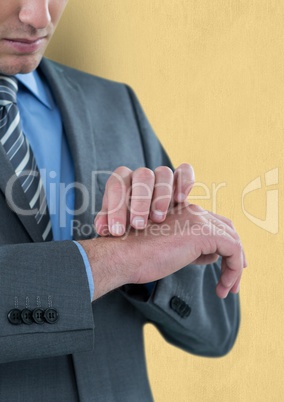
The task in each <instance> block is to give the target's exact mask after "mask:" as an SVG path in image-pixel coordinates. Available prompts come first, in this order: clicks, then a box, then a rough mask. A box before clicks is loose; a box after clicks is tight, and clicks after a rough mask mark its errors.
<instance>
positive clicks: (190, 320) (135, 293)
mask: <svg viewBox="0 0 284 402" xmlns="http://www.w3.org/2000/svg"><path fill="white" fill-rule="evenodd" d="M128 92H129V96H130V99H131V102H132V105H133V109H134V113H135V116H136V119H137V125H138V127H139V130H140V135H141V142H142V145H143V149H144V155H145V161H146V165H147V167H149V168H150V169H155V168H156V167H157V166H159V165H167V166H170V167H171V163H170V161H169V158H168V156H167V154H166V153H165V151H164V150H163V148H162V146H161V144H160V143H159V141H158V139H157V138H156V136H155V135H154V133H153V130H152V128H151V126H150V124H149V122H148V120H147V118H146V116H145V114H144V112H143V110H142V108H141V106H140V104H139V102H138V100H137V98H136V96H135V94H134V93H133V91H132V90H131V89H130V88H128ZM220 261H221V259H220V260H219V261H218V262H217V263H214V264H210V265H203V266H200V265H199V266H197V265H188V266H187V267H184V268H183V269H182V270H180V271H178V272H176V273H174V274H172V275H170V276H168V277H166V278H164V279H162V280H160V281H158V283H157V285H156V286H155V289H154V290H153V292H152V294H151V296H150V297H148V296H147V293H146V292H145V289H144V287H141V286H125V287H124V289H123V292H124V294H125V295H126V297H127V298H128V300H129V301H130V303H132V304H133V305H135V306H136V308H137V309H138V310H140V311H141V312H142V313H143V314H144V315H145V316H146V317H147V319H148V321H149V322H152V323H154V324H155V325H156V326H157V327H158V329H159V331H160V332H161V333H162V334H163V336H164V337H165V338H166V339H167V340H168V341H169V342H170V343H172V344H174V345H176V346H179V347H181V348H183V349H185V350H186V351H189V352H191V353H193V354H198V355H204V356H220V355H224V354H225V353H227V352H228V351H229V350H230V349H231V347H232V346H233V344H234V341H235V339H236V336H237V332H238V328H239V320H240V311H239V298H238V295H233V294H230V295H229V296H228V297H227V299H225V300H221V299H219V298H218V297H217V296H216V294H215V286H216V284H217V282H218V278H219V275H220Z"/></svg>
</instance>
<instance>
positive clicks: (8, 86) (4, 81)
mask: <svg viewBox="0 0 284 402" xmlns="http://www.w3.org/2000/svg"><path fill="white" fill-rule="evenodd" d="M17 91H18V83H17V79H16V78H15V77H7V76H5V75H0V106H6V105H9V104H10V103H17Z"/></svg>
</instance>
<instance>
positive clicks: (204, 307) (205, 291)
mask: <svg viewBox="0 0 284 402" xmlns="http://www.w3.org/2000/svg"><path fill="white" fill-rule="evenodd" d="M40 71H41V72H42V74H44V76H45V77H46V79H47V81H48V83H49V85H50V87H51V90H52V92H53V94H54V97H55V99H56V101H57V104H58V106H59V108H60V111H61V115H62V119H63V125H64V130H65V133H66V136H67V139H68V142H69V145H70V149H71V154H72V157H73V161H74V165H75V175H76V181H78V182H80V183H83V184H84V186H86V188H88V189H89V191H90V192H91V197H92V202H91V203H90V204H89V206H88V208H87V209H86V210H84V211H82V212H80V213H79V214H78V215H77V216H76V217H75V219H76V229H75V228H74V239H84V238H89V237H91V236H92V234H90V233H89V232H88V233H86V231H84V230H80V229H82V228H84V226H83V225H85V224H91V223H92V222H93V219H94V214H95V211H98V210H99V209H100V205H101V201H102V195H103V191H104V186H105V182H106V180H107V175H106V174H100V175H95V179H94V175H92V172H94V171H113V170H114V169H115V168H116V167H118V166H121V165H126V166H128V167H129V168H131V169H135V168H137V167H140V166H147V167H149V168H151V169H154V168H155V167H157V166H159V165H169V166H170V162H169V160H168V157H167V155H166V154H165V152H164V151H163V149H162V147H161V145H160V143H159V142H158V140H157V138H156V137H155V135H154V134H153V131H152V129H151V127H150V125H149V123H148V121H147V119H146V117H145V115H144V113H143V111H142V108H141V106H140V105H139V103H138V101H137V99H136V97H135V95H134V93H133V91H132V90H131V89H130V88H129V87H127V86H125V85H122V84H118V83H113V82H110V81H107V80H104V79H100V78H97V77H93V76H91V75H88V74H85V73H82V72H78V71H76V70H73V69H71V68H68V67H64V66H61V65H59V64H56V63H53V62H51V61H48V60H46V59H44V60H43V61H42V63H41V65H40ZM13 173H14V172H13V170H12V168H11V166H10V164H9V162H8V161H7V158H6V154H5V152H4V151H3V149H2V148H1V147H0V190H1V191H0V214H1V219H0V244H1V246H0V328H1V329H0V400H1V401H5V402H8V401H23V402H29V401H40V402H49V401H50V402H51V401H52V402H56V401H60V402H62V401H68V402H70V401H83V402H92V401H96V402H97V401H101V402H115V401H123V402H135V401H139V402H140V401H142V402H148V401H152V396H151V391H150V388H149V384H148V379H147V370H146V364H145V356H144V349H143V333H142V329H143V325H144V324H145V323H147V322H151V323H153V324H154V325H156V326H157V328H158V329H159V331H160V332H161V333H162V335H163V336H164V337H165V339H166V340H167V341H169V342H171V343H172V344H174V345H176V346H178V347H180V348H183V349H184V350H186V351H188V352H191V353H194V354H198V355H204V356H220V355H223V354H225V353H227V352H228V351H229V350H230V348H231V347H232V345H233V343H234V340H235V338H236V334H237V330H238V325H239V304H238V297H237V296H234V295H230V296H229V297H228V298H227V299H226V300H220V299H218V298H217V296H216V295H215V291H214V287H215V284H216V282H217V279H218V276H219V270H220V268H219V264H217V263H216V264H211V265H208V266H201V267H200V266H199V267H196V266H193V265H190V266H187V267H185V268H184V269H182V270H180V271H179V272H177V273H175V274H173V275H171V276H169V277H167V278H165V279H163V280H160V281H159V282H158V283H157V285H156V287H155V289H154V290H153V292H152V294H151V295H150V296H149V295H147V293H146V291H145V288H144V287H143V286H132V285H129V286H125V287H123V288H122V289H117V290H116V291H113V292H111V293H109V294H107V295H106V296H105V297H102V298H101V299H99V300H97V301H96V302H94V303H93V304H91V303H90V293H89V288H88V282H87V278H86V273H85V267H84V263H83V261H82V258H81V255H80V253H79V252H78V249H77V247H76V245H74V244H73V242H71V241H65V242H50V243H43V242H41V236H40V233H38V231H37V226H36V225H35V221H34V217H33V216H22V215H21V214H16V213H15V212H13V211H12V210H11V209H10V208H9V207H8V206H7V203H6V199H5V188H6V184H7V182H8V180H9V178H10V177H11V176H12V175H13ZM13 191H14V192H13V197H14V198H13V199H14V200H15V202H16V204H17V205H18V206H19V207H21V208H23V209H25V208H27V202H26V200H25V198H24V197H23V194H22V189H21V186H20V185H19V184H18V183H16V184H15V185H14V187H13ZM94 204H95V207H94ZM81 205H82V194H81V192H80V191H77V192H76V206H77V207H78V208H79V207H80V206H81ZM94 241H95V240H94ZM50 303H52V306H53V307H55V308H56V309H57V310H58V312H59V320H58V321H57V322H56V324H54V325H50V324H44V325H37V324H32V325H24V324H22V325H18V326H14V325H11V324H10V323H9V321H8V319H7V313H8V312H9V311H10V310H11V309H13V308H15V305H16V307H18V308H19V309H24V308H25V307H26V305H27V304H28V306H29V308H30V309H34V308H36V307H37V306H39V305H40V306H41V307H42V308H43V309H46V308H47V307H48V306H49V305H50ZM185 311H186V312H187V313H188V314H186V315H184V312H185ZM189 313H190V314H189ZM157 358H158V356H157ZM205 364H206V363H205Z"/></svg>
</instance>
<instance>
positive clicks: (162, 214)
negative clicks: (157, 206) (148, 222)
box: [152, 210, 165, 221]
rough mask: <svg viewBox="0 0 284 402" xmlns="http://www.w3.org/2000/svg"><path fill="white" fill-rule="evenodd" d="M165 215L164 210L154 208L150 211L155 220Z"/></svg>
mask: <svg viewBox="0 0 284 402" xmlns="http://www.w3.org/2000/svg"><path fill="white" fill-rule="evenodd" d="M164 217H165V214H164V212H162V211H159V210H156V211H153V212H152V218H153V219H155V220H156V221H161V220H163V219H164Z"/></svg>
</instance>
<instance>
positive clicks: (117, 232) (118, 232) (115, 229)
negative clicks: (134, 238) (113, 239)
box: [110, 222, 125, 236]
mask: <svg viewBox="0 0 284 402" xmlns="http://www.w3.org/2000/svg"><path fill="white" fill-rule="evenodd" d="M110 231H111V234H112V235H114V236H122V235H123V234H124V232H125V228H124V226H123V225H122V224H121V223H119V222H116V223H115V224H114V225H112V227H111V229H110Z"/></svg>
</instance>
